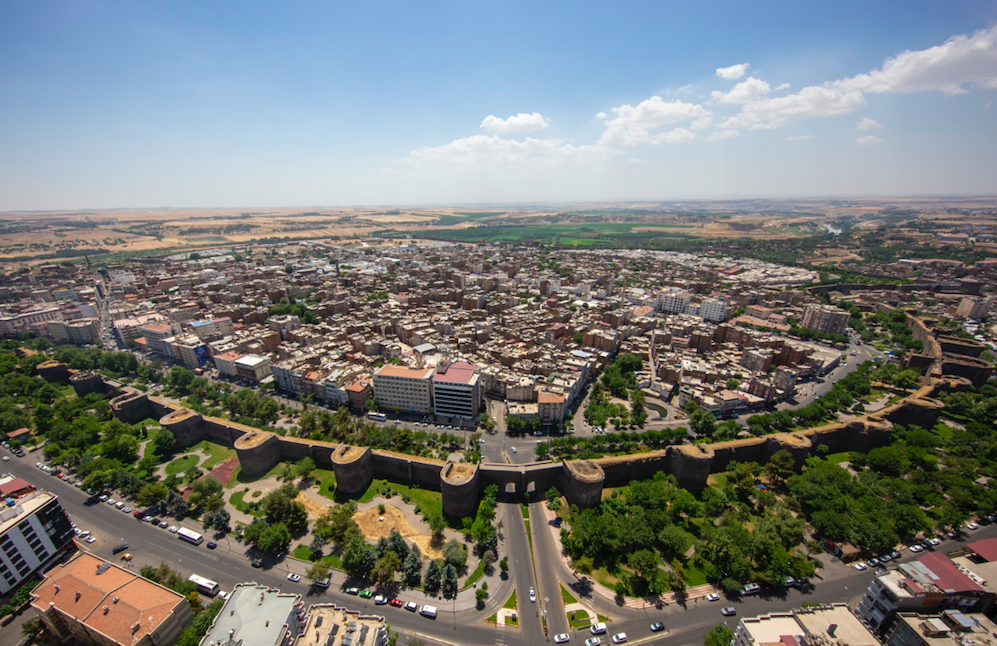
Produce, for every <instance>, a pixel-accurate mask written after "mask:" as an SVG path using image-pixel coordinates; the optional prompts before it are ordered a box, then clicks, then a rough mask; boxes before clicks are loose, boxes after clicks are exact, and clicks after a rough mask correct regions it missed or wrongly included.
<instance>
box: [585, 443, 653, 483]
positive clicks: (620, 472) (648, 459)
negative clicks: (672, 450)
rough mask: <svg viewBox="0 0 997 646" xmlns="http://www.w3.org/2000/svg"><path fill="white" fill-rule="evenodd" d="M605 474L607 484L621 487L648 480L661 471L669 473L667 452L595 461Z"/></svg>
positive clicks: (613, 457)
mask: <svg viewBox="0 0 997 646" xmlns="http://www.w3.org/2000/svg"><path fill="white" fill-rule="evenodd" d="M593 462H595V463H596V464H598V465H599V467H600V468H602V471H603V473H604V474H605V484H606V486H609V487H621V486H623V485H625V484H627V483H628V482H630V481H631V480H647V479H648V478H653V477H654V474H656V473H658V472H659V471H664V472H665V473H669V472H670V470H669V459H668V452H667V451H652V452H650V453H638V454H636V455H616V456H612V457H607V458H596V459H595V460H593Z"/></svg>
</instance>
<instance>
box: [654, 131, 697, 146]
mask: <svg viewBox="0 0 997 646" xmlns="http://www.w3.org/2000/svg"><path fill="white" fill-rule="evenodd" d="M695 138H696V133H695V132H693V131H691V130H686V129H685V128H675V129H674V130H670V131H668V132H662V133H659V134H656V135H654V136H653V137H651V143H652V144H684V143H686V142H687V141H692V140H693V139H695Z"/></svg>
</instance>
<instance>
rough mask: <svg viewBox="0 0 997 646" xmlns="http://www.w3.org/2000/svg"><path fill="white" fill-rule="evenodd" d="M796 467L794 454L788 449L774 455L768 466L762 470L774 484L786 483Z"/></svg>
mask: <svg viewBox="0 0 997 646" xmlns="http://www.w3.org/2000/svg"><path fill="white" fill-rule="evenodd" d="M795 466H796V465H795V463H794V462H793V454H792V453H790V452H789V451H787V450H786V449H782V450H780V451H776V452H775V453H774V454H772V457H771V458H770V459H769V461H768V464H766V465H765V466H764V467H763V468H762V471H764V472H765V475H767V476H768V477H769V479H770V480H772V481H773V482H776V483H782V482H785V480H786V478H788V477H789V476H791V475H793V468H794V467H795Z"/></svg>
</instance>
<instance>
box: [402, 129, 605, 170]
mask: <svg viewBox="0 0 997 646" xmlns="http://www.w3.org/2000/svg"><path fill="white" fill-rule="evenodd" d="M612 154H614V152H613V151H611V150H609V149H607V148H604V147H602V146H575V145H573V144H571V143H570V142H568V141H566V140H564V139H534V138H533V137H527V138H526V140H525V141H515V140H513V139H503V138H501V137H499V136H498V135H492V136H487V135H473V136H471V137H465V138H463V139H455V140H454V141H452V142H450V143H449V144H444V145H442V146H426V147H423V148H419V149H418V150H413V151H412V152H411V153H409V156H408V159H407V160H406V161H407V162H409V163H412V164H420V163H427V162H428V163H453V164H477V163H500V164H503V163H504V164H516V163H524V162H532V163H547V164H552V163H557V162H560V161H584V160H586V159H591V158H594V157H609V156H610V155H612Z"/></svg>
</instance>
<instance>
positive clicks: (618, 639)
mask: <svg viewBox="0 0 997 646" xmlns="http://www.w3.org/2000/svg"><path fill="white" fill-rule="evenodd" d="M626 642H627V634H626V633H616V634H615V635H613V643H614V644H625V643H626Z"/></svg>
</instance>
